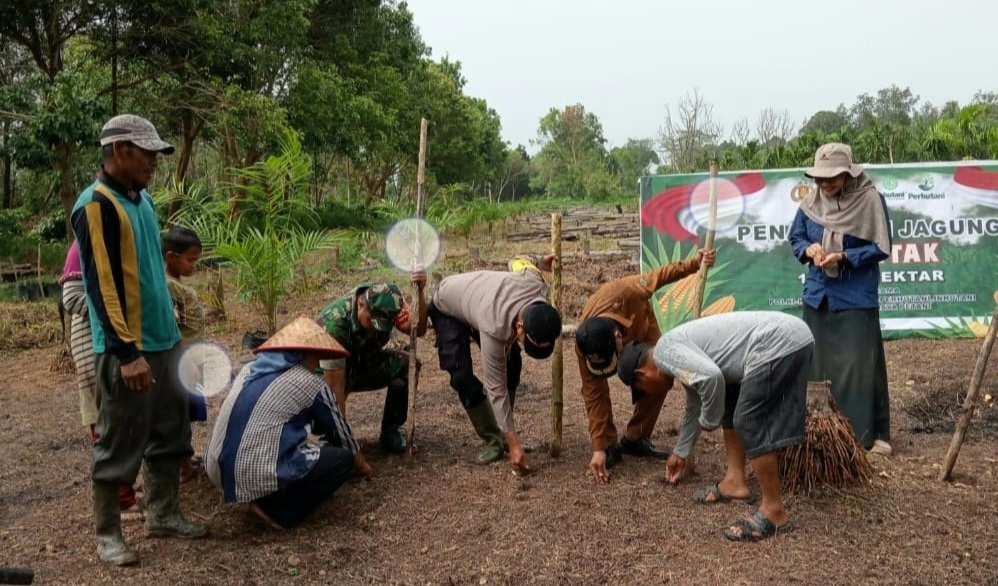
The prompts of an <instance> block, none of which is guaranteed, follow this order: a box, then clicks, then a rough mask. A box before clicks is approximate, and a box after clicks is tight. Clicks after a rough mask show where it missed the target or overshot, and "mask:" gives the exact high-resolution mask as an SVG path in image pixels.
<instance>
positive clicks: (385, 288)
mask: <svg viewBox="0 0 998 586" xmlns="http://www.w3.org/2000/svg"><path fill="white" fill-rule="evenodd" d="M411 282H412V283H413V284H414V285H416V287H417V289H418V291H419V300H418V308H417V311H418V316H417V324H416V334H417V335H418V336H422V335H423V334H425V333H426V298H425V296H424V294H423V288H424V286H425V285H426V272H425V271H423V270H416V271H413V272H412V276H411ZM317 321H318V322H319V323H320V324H322V325H323V327H325V329H326V332H327V333H328V334H329V335H330V336H332V337H333V338H334V339H335V340H336V341H337V342H339V343H340V345H341V346H343V347H344V348H345V349H346V350H347V351H348V352H350V356H349V358H339V359H335V360H323V361H321V362H320V367H321V368H322V371H323V376H324V377H325V379H326V384H327V385H329V388H330V389H332V391H333V394H334V395H335V396H336V402H337V404H338V405H339V406H340V410H341V411H342V412H343V414H344V416H346V398H347V395H348V394H349V393H355V392H362V391H373V390H377V389H383V388H385V387H387V388H388V391H387V393H386V394H385V410H384V414H383V415H382V418H381V435H380V437H379V438H378V444H379V445H380V446H381V448H382V449H383V450H385V451H386V452H390V453H393V454H401V453H403V452H405V450H406V448H407V447H408V446H407V445H406V441H405V437H404V436H403V435H402V431H401V430H400V427H401V426H402V424H404V423H405V420H406V418H407V416H408V409H409V378H408V372H409V354H408V353H407V352H404V351H402V350H391V349H386V348H385V346H386V345H387V344H388V341H389V340H390V339H391V334H392V329H393V328H396V329H398V330H399V331H400V332H402V333H403V334H409V332H410V328H411V327H412V323H411V317H410V310H409V304H408V303H406V302H405V300H404V299H403V298H402V292H401V291H400V290H399V288H398V287H397V286H395V285H393V284H391V283H361V284H360V285H358V286H357V287H356V288H354V289H353V290H352V291H351V292H350V293H349V294H347V295H345V296H344V297H341V298H339V299H337V300H335V301H333V302H332V303H330V304H329V305H327V306H326V307H325V309H323V310H322V311H321V312H320V313H319V317H318V320H317Z"/></svg>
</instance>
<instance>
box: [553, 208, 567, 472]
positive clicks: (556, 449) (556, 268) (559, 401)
mask: <svg viewBox="0 0 998 586" xmlns="http://www.w3.org/2000/svg"><path fill="white" fill-rule="evenodd" d="M551 254H553V255H554V262H553V263H552V264H551V274H552V279H551V305H553V306H554V308H555V309H557V310H558V311H559V312H561V214H560V213H558V212H555V213H553V214H551ZM561 340H562V338H561V336H558V339H557V340H555V342H554V353H553V354H552V355H551V455H552V456H555V457H557V456H559V455H560V454H561V419H562V412H563V411H564V408H565V402H564V399H563V397H564V394H563V391H564V383H565V377H564V368H565V360H564V355H563V354H562V341H561Z"/></svg>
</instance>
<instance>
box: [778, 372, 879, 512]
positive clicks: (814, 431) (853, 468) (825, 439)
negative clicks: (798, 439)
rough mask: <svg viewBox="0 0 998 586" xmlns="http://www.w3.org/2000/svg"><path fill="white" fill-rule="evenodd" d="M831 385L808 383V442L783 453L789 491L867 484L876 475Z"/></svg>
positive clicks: (783, 473) (783, 472) (782, 467)
mask: <svg viewBox="0 0 998 586" xmlns="http://www.w3.org/2000/svg"><path fill="white" fill-rule="evenodd" d="M831 388H832V387H831V382H830V381H817V382H814V381H812V382H809V383H807V420H806V424H805V431H804V443H802V444H798V445H796V446H791V447H789V448H786V449H784V450H783V453H782V454H781V455H780V478H781V479H782V481H783V487H784V489H786V490H787V491H790V492H803V493H810V492H812V491H814V489H815V488H818V487H819V486H843V485H846V484H859V483H864V482H867V481H869V480H870V477H871V476H872V471H871V469H870V463H869V462H868V461H867V460H866V451H865V450H863V447H862V446H861V445H859V442H858V441H856V435H855V434H854V433H853V431H852V426H851V425H850V424H849V420H848V419H846V418H845V417H844V416H843V415H842V414H841V413H839V409H838V407H837V406H836V405H835V399H834V398H832V393H831Z"/></svg>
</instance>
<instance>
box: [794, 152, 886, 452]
mask: <svg viewBox="0 0 998 586" xmlns="http://www.w3.org/2000/svg"><path fill="white" fill-rule="evenodd" d="M805 175H807V176H808V177H810V178H812V179H814V181H815V183H816V184H817V187H818V188H817V189H815V190H813V191H812V192H811V193H809V194H808V195H807V196H805V197H804V199H802V200H801V202H800V209H798V211H797V216H796V217H795V218H794V222H793V225H792V226H791V228H790V245H791V247H792V248H793V253H794V256H795V257H797V260H799V261H800V262H801V263H802V264H806V265H807V266H808V271H807V277H806V279H805V280H804V295H803V301H804V316H803V317H804V321H805V322H807V324H808V326H809V327H810V328H811V333H812V334H813V335H814V339H815V352H814V362H813V368H812V371H811V380H829V381H831V383H832V393H833V394H834V395H835V400H836V402H837V403H838V406H839V409H840V410H841V411H842V412H843V413H844V414H845V416H846V417H848V418H849V421H850V423H852V428H853V431H854V432H855V433H856V438H857V439H858V440H859V442H860V443H861V444H863V446H864V447H866V448H867V449H868V450H870V451H871V452H873V453H878V454H883V455H888V454H890V453H891V446H890V443H889V442H890V436H891V430H890V399H889V396H888V393H887V361H886V359H885V358H884V343H883V338H882V337H881V334H880V305H879V303H880V301H879V297H878V291H877V290H878V287H879V285H880V263H881V261H883V260H884V259H886V258H888V257H889V256H890V252H891V234H890V219H889V217H888V214H887V202H886V201H885V200H884V198H883V196H881V195H880V194H879V193H878V192H877V190H876V188H875V187H874V186H873V181H871V180H870V178H869V177H867V175H866V173H864V172H863V167H862V165H857V164H855V163H853V160H852V149H850V148H849V146H848V145H844V144H840V143H829V144H825V145H822V146H821V147H820V148H819V149H818V151H817V153H815V155H814V166H813V167H811V168H810V169H808V170H807V171H806V172H805Z"/></svg>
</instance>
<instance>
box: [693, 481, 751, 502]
mask: <svg viewBox="0 0 998 586" xmlns="http://www.w3.org/2000/svg"><path fill="white" fill-rule="evenodd" d="M719 484H720V483H719V482H715V483H714V484H713V485H711V486H708V487H706V488H701V489H700V490H698V491H696V492H695V493H693V502H695V503H696V504H698V505H716V504H718V503H750V502H752V501H753V500H755V499H754V498H753V497H752V495H749V496H747V497H735V496H728V495H726V494H724V493H723V492H721V488H720V487H719V486H718V485H719Z"/></svg>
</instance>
